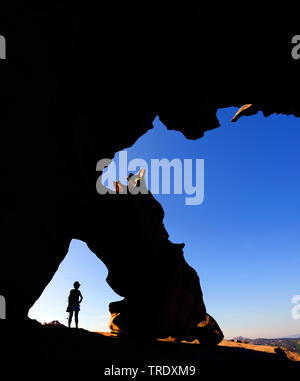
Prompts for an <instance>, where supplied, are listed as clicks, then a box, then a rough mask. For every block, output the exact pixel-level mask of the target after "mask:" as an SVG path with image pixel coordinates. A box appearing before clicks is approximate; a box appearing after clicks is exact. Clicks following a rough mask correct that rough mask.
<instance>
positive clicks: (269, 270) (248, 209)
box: [29, 108, 300, 338]
mask: <svg viewBox="0 0 300 381" xmlns="http://www.w3.org/2000/svg"><path fill="white" fill-rule="evenodd" d="M236 111H237V108H228V109H222V110H219V111H218V118H219V120H220V124H221V127H219V128H217V129H214V130H212V131H208V132H206V133H205V135H204V137H203V138H202V139H199V140H196V141H191V140H187V139H185V138H184V136H183V135H182V134H181V133H180V132H177V131H169V130H167V128H166V127H165V126H164V125H163V124H162V123H161V122H160V121H159V119H158V118H156V119H155V121H154V128H153V129H152V130H150V131H148V133H147V134H145V135H144V136H142V137H141V138H139V139H138V141H137V142H136V143H135V144H134V146H132V147H130V149H128V150H127V152H128V157H129V159H130V158H132V159H133V158H143V159H144V160H146V161H150V160H151V159H152V158H163V157H166V158H169V159H173V158H179V159H182V160H184V159H185V158H202V159H204V161H205V194H204V202H203V203H202V204H201V205H198V206H186V205H185V203H184V194H182V195H179V194H170V195H166V194H155V195H154V196H155V198H156V199H157V200H158V201H159V202H160V203H161V205H162V207H163V209H164V211H165V218H164V224H165V227H166V229H167V231H168V233H169V235H170V240H171V241H172V242H174V243H181V242H184V243H185V244H186V246H185V249H184V255H185V258H186V260H187V261H188V263H189V264H190V265H191V266H193V268H194V269H195V270H196V271H197V273H198V275H199V277H200V282H201V287H202V290H203V293H204V300H205V303H206V306H207V309H208V311H209V312H210V311H212V312H213V315H214V316H215V317H216V319H217V320H218V322H219V323H220V326H221V327H222V329H223V330H224V333H225V337H227V338H231V337H234V336H239V335H240V334H243V335H244V336H249V337H255V336H257V337H258V336H264V337H274V336H280V335H287V334H292V333H294V331H295V330H297V323H298V322H297V321H295V320H293V319H292V318H291V314H290V311H291V309H292V305H291V298H292V297H293V295H295V294H297V293H299V285H298V280H299V274H298V271H297V269H299V265H300V259H299V255H297V254H299V250H300V241H299V235H298V231H299V227H300V222H299V212H300V203H299V194H300V193H299V190H300V180H299V177H298V176H296V174H297V173H298V165H299V161H300V152H299V150H298V142H299V138H300V129H299V121H298V120H297V118H295V117H292V116H289V117H287V116H281V115H279V116H278V115H276V116H275V115H271V116H270V117H268V118H264V117H263V115H262V113H259V114H257V115H253V116H251V117H243V118H241V119H240V120H239V121H238V123H236V124H230V122H229V121H230V119H231V118H232V116H233V115H234V114H235V112H236ZM117 156H118V153H117V154H116V156H115V157H117ZM149 167H150V166H149ZM150 190H151V184H150ZM132 237H134V232H132ZM122 244H124V243H122V242H121V243H120V245H122ZM80 247H81V249H80V250H82V251H84V252H85V254H86V255H85V259H83V258H82V266H83V267H82V266H78V267H77V268H76V271H75V270H74V272H71V270H70V269H71V263H69V262H72V261H73V260H74V264H75V263H80V261H79V262H78V260H77V259H76V255H78V248H80ZM73 250H74V251H73ZM76 250H77V251H76ZM76 253H77V254H76ZM72 258H73V259H72ZM76 261H77V262H76ZM68 263H69V264H68ZM66 265H68V266H69V270H68V271H69V272H67V273H68V274H69V275H68V276H67V277H66V278H64V280H62V279H61V280H60V281H61V282H62V286H63V287H61V288H60V289H61V290H62V291H63V292H64V294H63V295H62V294H61V295H59V296H57V295H58V294H59V291H58V287H57V286H58V285H59V283H56V286H55V282H58V280H59V278H62V274H63V272H64V271H65V266H66ZM91 269H92V275H91V276H90V275H89V272H90V270H91ZM94 270H95V274H94ZM82 274H84V278H83V276H82ZM93 274H94V275H93ZM106 275H107V270H106V268H105V266H104V265H103V264H102V263H101V261H99V260H98V258H97V257H96V256H95V255H94V254H93V253H92V252H91V251H90V250H89V249H88V248H87V246H86V244H84V243H82V242H80V241H76V240H73V241H72V244H71V246H70V250H69V253H68V255H67V256H66V258H65V260H64V261H63V262H62V264H61V266H60V268H59V270H58V272H57V273H56V274H55V276H54V277H53V279H52V281H51V282H50V284H49V285H48V286H47V288H46V289H45V290H44V293H43V294H42V296H41V297H40V299H39V300H38V301H37V302H36V303H35V305H34V306H33V307H32V309H31V311H30V314H29V316H30V317H33V318H36V319H37V320H39V321H44V320H48V321H49V320H59V317H61V319H65V318H66V313H64V311H65V307H66V298H67V294H68V292H69V289H70V288H71V287H72V284H73V281H74V280H79V281H80V282H81V284H82V293H83V294H85V287H88V289H86V291H88V290H89V291H88V292H87V295H88V294H89V293H90V292H91V299H90V304H88V302H89V299H88V298H87V297H86V298H85V300H84V304H83V306H82V315H81V316H82V319H84V317H85V316H86V321H87V323H86V324H85V323H84V324H83V328H87V329H91V330H97V331H102V330H103V331H106V330H107V322H108V319H109V313H108V303H109V302H111V301H115V300H118V299H120V296H119V295H117V294H115V293H114V292H113V291H112V290H111V289H110V287H109V286H108V285H107V284H106V282H105V278H106ZM85 277H86V278H85ZM82 279H86V285H85V282H84V280H82ZM93 279H94V281H93ZM93 282H94V283H93ZM95 285H96V287H94V286H95ZM53 303H55V309H54V304H53ZM100 305H101V308H100V313H99V314H98V315H97V314H94V311H95V310H97V311H99V310H98V308H99V306H100ZM85 306H86V307H85ZM84 308H86V311H84ZM53 309H54V311H56V312H57V313H55V314H54V313H52V312H51V313H52V315H51V318H50V315H49V317H47V318H46V315H44V311H46V310H48V311H51V310H53ZM54 311H53V312H54ZM274 311H276V316H275V315H274ZM84 314H86V315H84ZM41 316H42V317H41ZM47 316H48V315H47ZM101 316H102V317H101ZM44 317H45V318H44ZM93 319H94V320H93ZM101 319H102V320H101ZM92 320H93V323H92V322H91V321H92ZM83 321H84V320H83ZM62 322H64V323H65V320H64V321H62ZM270 322H271V323H272V324H269V323H270ZM102 324H103V325H102ZM91 327H92V328H91Z"/></svg>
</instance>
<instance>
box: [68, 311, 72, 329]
mask: <svg viewBox="0 0 300 381" xmlns="http://www.w3.org/2000/svg"><path fill="white" fill-rule="evenodd" d="M72 318H73V311H70V312H69V319H68V325H69V328H70V327H71V323H72Z"/></svg>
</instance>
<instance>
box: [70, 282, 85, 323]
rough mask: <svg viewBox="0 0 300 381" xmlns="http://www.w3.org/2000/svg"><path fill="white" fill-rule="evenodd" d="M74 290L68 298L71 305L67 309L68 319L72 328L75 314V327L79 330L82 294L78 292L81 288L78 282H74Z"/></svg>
mask: <svg viewBox="0 0 300 381" xmlns="http://www.w3.org/2000/svg"><path fill="white" fill-rule="evenodd" d="M73 286H74V288H73V289H72V290H71V291H70V295H69V298H68V301H69V304H68V308H67V312H69V318H68V326H69V328H70V327H71V323H72V318H73V312H75V325H76V328H78V314H79V311H80V303H81V302H82V299H83V297H82V295H81V292H80V291H79V290H78V289H79V287H80V283H79V282H78V281H76V282H74V284H73Z"/></svg>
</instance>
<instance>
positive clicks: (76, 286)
mask: <svg viewBox="0 0 300 381" xmlns="http://www.w3.org/2000/svg"><path fill="white" fill-rule="evenodd" d="M73 286H74V288H76V290H78V288H79V286H80V283H79V282H78V281H76V282H74V284H73Z"/></svg>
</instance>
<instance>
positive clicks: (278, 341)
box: [232, 335, 300, 354]
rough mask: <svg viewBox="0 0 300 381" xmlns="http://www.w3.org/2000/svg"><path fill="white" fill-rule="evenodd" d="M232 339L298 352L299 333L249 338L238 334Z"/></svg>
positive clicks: (299, 346) (299, 347) (299, 343)
mask: <svg viewBox="0 0 300 381" xmlns="http://www.w3.org/2000/svg"><path fill="white" fill-rule="evenodd" d="M232 341H235V342H240V343H249V344H253V345H269V346H271V347H279V348H285V349H287V350H289V351H291V352H296V353H299V354H300V335H292V336H289V337H280V338H275V339H264V338H257V339H249V338H247V337H243V336H238V337H235V338H234V339H232Z"/></svg>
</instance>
